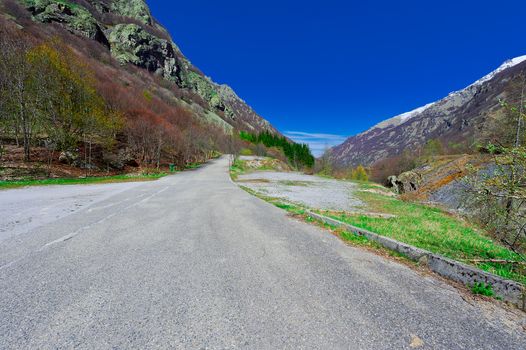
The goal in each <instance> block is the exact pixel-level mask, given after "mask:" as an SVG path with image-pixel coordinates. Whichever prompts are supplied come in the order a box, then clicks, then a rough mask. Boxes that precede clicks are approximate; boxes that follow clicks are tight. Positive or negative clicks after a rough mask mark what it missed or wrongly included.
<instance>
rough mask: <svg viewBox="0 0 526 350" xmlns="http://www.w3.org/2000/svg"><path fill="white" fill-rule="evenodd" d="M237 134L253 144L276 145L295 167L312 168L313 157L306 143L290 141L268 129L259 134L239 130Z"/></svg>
mask: <svg viewBox="0 0 526 350" xmlns="http://www.w3.org/2000/svg"><path fill="white" fill-rule="evenodd" d="M239 136H240V138H241V139H242V140H245V141H248V142H250V143H253V144H255V145H258V144H263V145H265V147H268V148H271V147H276V148H279V149H281V150H282V152H283V153H284V155H285V156H286V157H287V159H288V161H289V163H290V164H291V165H292V166H293V167H294V168H296V169H299V168H312V167H313V166H314V162H315V158H314V156H313V155H312V153H311V151H310V148H309V146H308V145H306V144H299V143H294V142H290V141H289V140H287V138H286V137H284V136H279V135H275V134H273V133H271V132H269V131H263V132H261V133H259V134H252V133H249V132H245V131H241V132H240V133H239Z"/></svg>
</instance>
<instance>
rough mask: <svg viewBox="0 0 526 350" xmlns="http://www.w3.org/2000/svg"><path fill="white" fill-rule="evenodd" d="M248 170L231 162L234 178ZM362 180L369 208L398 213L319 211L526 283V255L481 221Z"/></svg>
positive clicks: (296, 208)
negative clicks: (489, 233)
mask: <svg viewBox="0 0 526 350" xmlns="http://www.w3.org/2000/svg"><path fill="white" fill-rule="evenodd" d="M244 172H245V169H244V167H243V162H242V161H239V162H235V163H234V164H233V166H232V168H231V176H232V179H233V180H234V181H235V180H236V179H237V177H238V175H240V174H243V173H244ZM357 184H358V185H359V188H360V191H358V192H357V193H356V195H357V196H358V197H359V198H360V199H361V200H362V201H363V202H364V203H365V205H364V209H366V210H367V211H370V212H373V213H382V214H390V215H392V216H394V217H392V218H385V217H373V216H367V215H360V214H356V213H354V214H352V213H345V212H328V211H322V210H313V212H315V213H318V214H322V215H325V216H327V217H330V218H333V219H336V220H339V221H342V222H344V223H348V224H350V225H352V226H355V227H358V228H361V229H365V230H368V231H371V232H375V233H377V234H379V235H382V236H385V237H389V238H392V239H395V240H397V241H400V242H403V243H406V244H409V245H412V246H415V247H418V248H421V249H425V250H428V251H430V252H432V253H436V254H440V255H443V256H445V257H447V258H451V259H453V260H457V261H460V262H463V263H465V264H468V265H472V266H475V267H477V268H480V269H481V270H484V271H486V272H489V273H493V274H495V275H498V276H500V277H503V278H505V279H509V280H513V281H516V282H519V283H522V284H526V273H525V270H524V264H523V263H522V262H524V261H526V257H525V256H523V255H521V254H517V253H515V252H513V251H511V250H509V249H507V248H506V247H503V246H501V245H499V244H498V243H496V242H494V241H493V240H492V239H491V238H489V237H488V236H487V235H486V234H485V233H484V232H483V231H482V230H481V229H479V228H477V227H476V226H474V225H471V224H469V223H467V222H466V221H465V220H463V219H461V218H459V217H456V216H453V215H451V214H449V213H447V212H445V211H443V210H441V209H439V208H435V207H431V206H427V205H423V204H418V203H411V202H405V201H402V200H399V199H397V198H396V197H393V196H392V194H391V195H389V193H386V192H385V191H386V190H385V189H383V188H382V187H381V186H378V185H375V184H371V183H357ZM241 187H242V188H243V189H244V190H245V191H247V192H248V193H250V194H252V195H254V196H256V197H259V198H261V199H263V200H265V201H267V202H269V203H271V204H273V205H275V206H277V207H279V208H282V209H284V210H287V211H288V212H289V213H291V214H292V215H295V216H298V217H302V218H303V219H304V220H305V221H308V222H313V221H314V220H313V219H312V218H309V217H308V215H307V214H306V209H309V210H311V209H310V208H305V207H302V206H301V205H297V204H294V203H288V202H286V201H284V200H282V199H277V198H271V197H267V196H265V195H262V194H260V193H256V192H254V191H253V190H251V189H249V188H246V187H243V186H241ZM321 226H324V227H326V228H328V229H330V230H331V232H333V233H334V234H336V235H337V236H339V237H340V238H342V239H343V240H344V241H346V242H349V243H351V244H353V245H360V246H365V247H367V248H370V249H374V250H375V251H376V252H381V253H382V254H384V255H385V254H387V255H391V256H393V255H394V256H399V254H398V253H393V252H391V251H389V250H388V249H386V248H384V247H381V246H379V245H378V244H377V243H376V242H372V241H369V240H367V238H364V237H361V236H357V235H355V234H353V233H349V232H345V231H343V230H342V229H341V228H336V227H327V225H325V224H323V225H321ZM406 260H407V261H410V260H409V259H406ZM490 260H498V261H499V262H492V261H490ZM502 261H504V262H506V263H502ZM507 262H510V263H507ZM514 262H517V263H514ZM411 264H414V263H412V262H411Z"/></svg>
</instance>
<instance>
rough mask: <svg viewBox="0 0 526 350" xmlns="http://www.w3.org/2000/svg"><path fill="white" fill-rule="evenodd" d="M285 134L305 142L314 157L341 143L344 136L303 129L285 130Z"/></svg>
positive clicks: (294, 139)
mask: <svg viewBox="0 0 526 350" xmlns="http://www.w3.org/2000/svg"><path fill="white" fill-rule="evenodd" d="M285 136H287V137H288V138H290V139H291V140H293V141H295V142H298V143H306V144H308V145H309V147H310V149H311V150H312V154H314V156H315V157H319V156H321V155H322V154H323V152H324V151H325V150H326V149H327V148H329V147H333V146H336V145H339V144H341V143H343V142H344V141H345V140H346V137H345V136H342V135H334V134H318V133H308V132H303V131H286V132H285Z"/></svg>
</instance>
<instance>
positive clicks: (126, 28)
mask: <svg viewBox="0 0 526 350" xmlns="http://www.w3.org/2000/svg"><path fill="white" fill-rule="evenodd" d="M108 40H109V43H110V46H111V53H112V55H113V56H114V57H115V58H116V59H117V60H119V61H120V62H122V63H133V64H135V65H136V66H139V67H141V68H145V69H147V70H149V71H150V72H152V73H155V74H157V75H159V76H162V77H164V78H165V79H168V80H173V81H175V82H180V81H181V77H180V76H179V73H180V69H179V67H180V66H181V64H180V62H179V61H178V58H177V56H176V54H175V50H174V47H173V46H172V44H171V43H170V42H168V41H167V40H164V39H159V38H157V37H155V36H153V35H151V34H150V33H148V32H147V31H145V30H144V29H143V28H142V27H140V26H139V25H137V24H118V25H116V26H115V27H114V28H113V29H112V30H111V31H109V35H108Z"/></svg>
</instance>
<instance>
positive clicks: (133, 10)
mask: <svg viewBox="0 0 526 350" xmlns="http://www.w3.org/2000/svg"><path fill="white" fill-rule="evenodd" d="M110 9H111V11H112V12H116V13H118V14H119V15H121V16H126V17H130V18H134V19H137V20H139V21H141V22H142V23H144V24H152V15H151V14H150V9H149V8H148V5H146V3H145V2H144V1H142V0H113V2H112V3H111V6H110Z"/></svg>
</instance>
